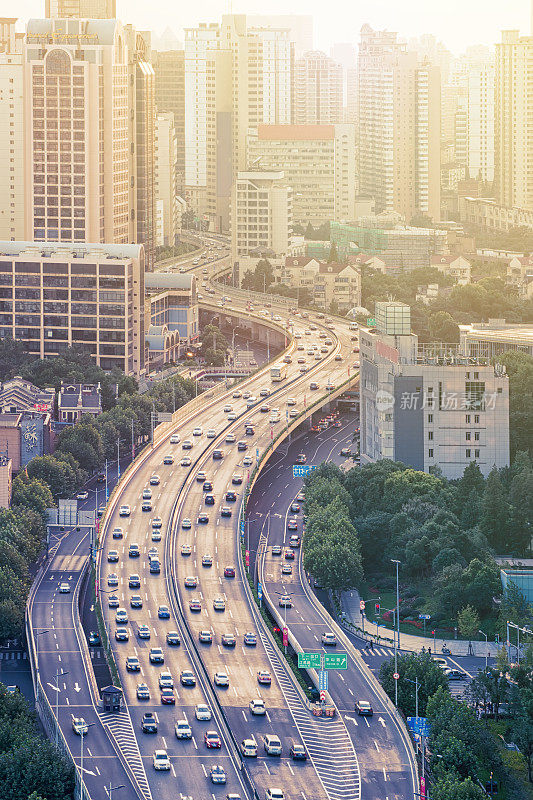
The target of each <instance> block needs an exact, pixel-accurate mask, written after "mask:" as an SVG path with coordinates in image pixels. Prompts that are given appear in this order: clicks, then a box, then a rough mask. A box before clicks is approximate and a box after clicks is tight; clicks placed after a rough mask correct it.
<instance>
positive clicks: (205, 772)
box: [201, 764, 207, 778]
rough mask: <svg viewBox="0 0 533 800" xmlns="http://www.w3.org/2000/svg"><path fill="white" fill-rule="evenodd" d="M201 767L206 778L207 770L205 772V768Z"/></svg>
mask: <svg viewBox="0 0 533 800" xmlns="http://www.w3.org/2000/svg"><path fill="white" fill-rule="evenodd" d="M201 766H202V769H203V771H204V776H205V777H206V778H207V770H206V768H205V766H204V765H203V764H202V765H201Z"/></svg>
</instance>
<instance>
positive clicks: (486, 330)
mask: <svg viewBox="0 0 533 800" xmlns="http://www.w3.org/2000/svg"><path fill="white" fill-rule="evenodd" d="M459 330H460V332H461V334H464V335H466V336H469V335H471V336H480V337H483V339H494V340H498V341H502V340H507V341H509V342H514V343H515V344H516V343H517V342H518V341H520V340H522V341H523V342H524V343H528V344H530V343H531V342H532V341H533V323H532V324H525V323H506V322H505V320H501V319H498V320H489V321H488V322H487V323H483V322H473V323H470V324H469V325H459Z"/></svg>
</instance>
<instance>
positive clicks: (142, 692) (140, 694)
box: [136, 683, 150, 700]
mask: <svg viewBox="0 0 533 800" xmlns="http://www.w3.org/2000/svg"><path fill="white" fill-rule="evenodd" d="M136 694H137V700H149V699H150V689H149V688H148V686H147V684H146V683H138V684H137V691H136Z"/></svg>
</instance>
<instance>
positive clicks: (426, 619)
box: [418, 614, 431, 636]
mask: <svg viewBox="0 0 533 800" xmlns="http://www.w3.org/2000/svg"><path fill="white" fill-rule="evenodd" d="M418 619H422V620H424V636H425V635H426V622H427V621H428V620H429V619H431V614H419V615H418Z"/></svg>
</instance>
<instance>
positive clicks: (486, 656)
mask: <svg viewBox="0 0 533 800" xmlns="http://www.w3.org/2000/svg"><path fill="white" fill-rule="evenodd" d="M478 633H480V634H481V635H482V636H484V637H485V672H486V671H487V666H488V655H487V650H488V648H489V637H488V636H487V634H486V633H484V632H483V631H482V630H479V631H478Z"/></svg>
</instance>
